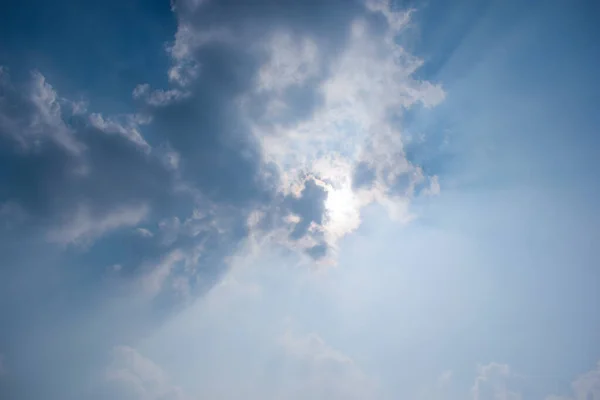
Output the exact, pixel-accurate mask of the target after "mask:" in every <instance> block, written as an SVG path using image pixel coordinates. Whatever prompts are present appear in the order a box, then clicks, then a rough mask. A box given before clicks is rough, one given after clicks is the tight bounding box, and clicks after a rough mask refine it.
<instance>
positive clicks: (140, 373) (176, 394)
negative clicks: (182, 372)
mask: <svg viewBox="0 0 600 400" xmlns="http://www.w3.org/2000/svg"><path fill="white" fill-rule="evenodd" d="M112 353H113V354H112V356H113V360H112V363H111V365H110V366H109V367H108V368H107V370H106V375H105V379H106V380H107V381H108V383H109V384H111V385H113V386H114V387H115V389H116V397H117V398H118V399H120V398H123V399H127V400H134V399H139V400H185V399H191V398H190V397H189V396H187V395H186V394H185V393H184V392H183V390H182V389H181V388H179V387H178V386H176V385H173V384H172V383H171V382H170V379H169V377H168V376H167V375H166V373H165V372H164V371H163V370H162V369H161V368H160V367H159V366H158V365H156V364H155V363H154V362H152V360H150V359H148V358H146V357H144V356H143V355H141V354H140V353H139V352H138V351H137V350H135V349H133V348H131V347H127V346H118V347H115V348H114V349H113V352H112Z"/></svg>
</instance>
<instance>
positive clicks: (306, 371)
mask: <svg viewBox="0 0 600 400" xmlns="http://www.w3.org/2000/svg"><path fill="white" fill-rule="evenodd" d="M279 343H280V346H281V347H282V350H283V352H284V355H285V357H284V359H283V360H282V361H281V364H280V365H279V364H278V365H277V367H276V372H274V376H273V377H272V378H273V379H274V380H275V381H276V382H277V383H276V384H275V385H274V386H275V388H276V389H275V393H274V396H273V398H286V399H305V398H311V399H348V400H349V399H376V398H378V396H379V394H378V392H377V384H376V382H375V381H374V380H373V379H371V378H370V377H368V376H367V375H366V374H365V373H364V372H363V371H361V369H360V368H359V367H358V366H357V365H356V364H355V362H354V361H353V360H352V359H350V358H349V357H347V356H346V355H344V354H343V353H341V352H339V351H337V350H335V349H333V348H332V347H330V346H329V345H328V344H327V343H325V341H323V339H322V338H321V337H319V336H318V335H316V334H314V333H313V334H306V335H300V334H297V333H294V332H292V331H289V330H288V331H286V332H285V333H284V334H283V335H282V336H281V338H280V340H279Z"/></svg>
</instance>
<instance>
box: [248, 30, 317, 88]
mask: <svg viewBox="0 0 600 400" xmlns="http://www.w3.org/2000/svg"><path fill="white" fill-rule="evenodd" d="M265 48H266V51H267V53H268V54H269V56H268V58H269V59H268V61H267V62H266V63H264V64H263V65H262V67H261V68H260V70H259V72H258V90H259V91H262V90H275V91H280V90H283V89H285V88H287V87H289V86H291V85H300V84H302V83H303V82H304V81H306V79H308V78H311V77H314V76H316V75H317V73H318V72H319V48H318V47H317V44H316V43H315V42H314V41H313V40H312V39H309V38H299V39H297V38H294V37H292V36H291V35H290V34H289V33H284V32H279V33H276V34H274V35H273V36H272V37H271V38H270V39H269V40H268V41H267V43H266V44H265Z"/></svg>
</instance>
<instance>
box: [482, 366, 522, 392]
mask: <svg viewBox="0 0 600 400" xmlns="http://www.w3.org/2000/svg"><path fill="white" fill-rule="evenodd" d="M477 370H478V376H477V378H476V379H475V384H474V385H473V388H472V389H471V392H472V393H473V400H521V399H522V395H521V393H519V392H516V391H514V389H513V388H512V387H511V381H512V380H514V378H515V376H514V375H513V373H512V372H511V370H510V367H509V366H508V365H506V364H498V363H490V364H488V365H481V366H479V367H478V369H477Z"/></svg>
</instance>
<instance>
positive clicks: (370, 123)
mask: <svg viewBox="0 0 600 400" xmlns="http://www.w3.org/2000/svg"><path fill="white" fill-rule="evenodd" d="M174 12H175V16H176V19H177V31H176V32H175V36H174V38H173V41H172V43H170V44H169V45H168V46H166V52H167V55H168V57H169V62H170V66H169V68H168V70H166V71H164V73H165V78H166V79H165V81H166V82H168V83H167V84H166V85H165V86H164V87H160V83H157V82H154V81H153V82H151V83H146V82H139V84H138V85H137V86H135V87H134V88H133V89H132V90H131V89H128V90H131V91H130V93H131V96H132V97H133V99H130V100H131V101H132V103H133V104H132V109H130V110H124V112H123V113H117V114H111V113H107V112H105V111H102V110H96V111H91V110H90V109H91V108H93V107H92V105H94V101H93V100H94V99H90V101H84V102H76V101H72V100H69V99H65V98H62V97H60V95H59V91H58V90H57V89H56V88H54V87H53V86H51V85H50V84H49V83H48V82H47V80H46V78H45V77H44V76H43V75H42V74H41V73H38V72H36V73H33V74H32V75H31V76H30V77H29V79H28V80H26V81H24V82H21V81H18V80H17V81H13V80H12V79H11V78H10V77H9V76H8V74H7V73H6V71H5V69H2V71H1V74H0V89H1V91H0V252H2V253H3V254H7V257H6V260H7V263H8V264H9V266H10V267H9V268H6V269H3V271H1V272H0V274H2V275H1V276H0V278H5V277H6V278H7V279H3V281H4V282H13V281H18V282H28V279H29V278H30V277H31V276H38V274H40V271H45V273H46V274H47V276H52V278H53V279H49V280H47V281H46V280H44V281H43V282H42V280H38V283H36V284H35V285H32V286H27V285H25V287H27V288H28V290H29V291H28V292H26V293H25V292H22V294H21V295H22V296H23V297H25V296H31V298H32V300H30V301H29V300H28V301H27V302H24V303H23V305H19V307H22V308H20V309H19V312H20V313H22V314H26V315H31V316H32V317H31V318H32V320H36V321H38V320H39V321H42V322H39V325H40V326H36V329H35V330H32V332H34V333H32V334H31V335H30V336H28V337H27V338H20V337H17V335H14V337H11V338H9V340H8V342H10V343H20V344H22V346H19V348H22V347H27V344H29V345H30V348H31V349H40V348H44V349H50V350H48V351H49V352H50V353H51V354H52V355H54V356H55V355H56V354H61V353H65V354H66V355H65V356H64V360H63V364H64V366H69V367H70V368H75V367H74V366H76V365H79V364H82V363H83V364H85V363H86V362H87V361H86V360H81V359H80V358H79V357H78V356H77V355H75V354H72V353H73V352H72V351H70V352H69V351H67V349H68V348H69V340H67V339H66V338H72V337H79V336H78V335H76V333H70V335H68V334H67V333H69V332H70V331H71V328H72V326H73V325H75V324H76V323H75V322H74V320H76V319H77V318H80V321H85V323H84V322H81V323H80V324H77V325H85V329H84V328H82V330H83V331H86V332H88V331H89V332H100V331H101V332H104V334H103V335H102V337H101V338H100V339H99V340H98V343H97V344H96V345H95V346H93V347H94V348H93V349H90V350H89V352H90V355H89V358H90V360H91V359H92V358H93V359H94V361H89V362H88V364H89V365H82V366H81V368H80V369H81V371H86V372H87V368H90V369H91V368H92V365H93V364H94V363H96V362H97V359H96V358H101V354H104V353H103V352H104V350H105V349H107V348H112V347H113V346H114V345H116V344H119V343H128V342H127V341H124V340H122V339H121V338H122V337H124V336H127V337H132V336H133V337H135V335H136V334H140V332H144V331H146V330H149V329H151V328H152V327H155V326H158V325H161V323H163V322H164V321H166V320H168V319H169V317H170V316H172V315H173V313H174V312H175V310H181V307H182V306H189V305H191V304H193V303H194V300H195V299H197V298H198V297H202V296H203V295H206V294H207V293H211V290H212V289H215V290H216V289H217V288H218V287H219V286H215V285H217V284H218V282H219V281H220V279H221V278H222V277H223V276H224V275H226V272H227V271H228V268H229V267H230V265H231V262H230V261H231V257H232V255H235V254H237V251H238V250H239V246H240V245H242V246H243V245H246V244H249V246H250V247H251V246H252V245H254V246H260V245H262V244H265V246H264V247H265V248H269V249H277V250H279V249H281V248H284V249H285V250H292V252H291V253H292V257H291V259H293V263H295V262H297V260H298V259H301V261H302V262H304V261H306V263H307V264H313V263H314V262H315V261H318V262H320V263H334V262H335V261H336V258H337V251H338V246H339V244H338V243H339V241H340V239H341V238H343V237H344V236H345V235H347V234H348V233H350V232H353V231H355V230H356V229H357V228H358V227H359V225H360V223H361V211H362V209H363V208H364V207H365V206H367V205H369V204H371V203H373V202H379V203H380V204H382V205H384V206H385V207H386V208H388V209H389V210H390V213H391V214H393V215H394V216H395V217H397V219H399V220H403V221H407V220H409V219H410V217H411V216H412V215H411V214H410V211H409V205H410V202H411V200H412V199H413V198H414V197H416V196H419V195H421V194H433V193H437V192H439V190H440V186H439V182H438V180H437V177H435V176H427V175H426V174H425V173H424V172H423V170H422V169H421V168H420V167H419V166H418V165H415V164H413V163H411V162H410V161H409V160H408V159H407V157H406V154H405V151H404V143H403V137H402V135H403V131H402V124H401V121H402V115H403V112H404V110H406V109H408V108H410V107H413V106H417V105H419V106H426V107H429V106H434V105H436V104H438V103H439V102H440V101H442V100H443V98H444V90H443V89H442V88H441V87H440V86H438V85H433V84H431V83H429V82H426V81H420V80H418V79H416V78H415V77H414V73H415V71H416V70H417V69H418V68H419V66H420V65H421V63H422V62H421V60H419V59H417V58H415V57H413V56H411V55H410V54H408V53H407V52H406V51H404V49H403V48H401V47H400V46H399V45H398V44H397V43H396V41H395V36H396V35H398V34H399V33H400V32H401V31H402V29H403V27H404V26H405V24H406V23H407V21H408V18H409V14H408V13H405V12H400V11H392V10H391V9H390V7H389V6H387V5H385V4H384V3H368V4H367V5H365V4H363V3H362V2H359V1H352V2H347V1H342V0H340V1H330V2H296V1H291V0H284V1H283V2H273V1H271V0H261V1H257V2H253V5H252V6H248V4H246V3H244V2H239V1H229V0H224V1H207V2H202V3H199V2H197V1H186V0H182V1H178V2H176V4H175V5H174ZM84 105H85V107H84ZM275 251H276V250H275ZM298 255H300V256H301V257H298ZM50 256H52V257H50ZM115 266H118V267H115ZM53 274H56V276H53ZM44 276H46V275H44ZM15 277H18V279H17V278H15ZM8 278H10V279H8ZM47 282H48V285H49V286H47V287H46V283H47ZM50 283H51V285H50ZM4 285H6V286H9V284H8V283H7V284H3V287H4ZM34 289H35V290H34ZM11 290H12V291H16V289H11ZM52 292H58V293H68V296H67V297H68V300H64V299H62V298H61V299H59V300H57V304H59V305H56V306H55V305H54V304H53V305H52V306H50V305H48V306H46V304H44V302H45V300H44V299H43V296H42V295H40V293H52ZM11 293H12V292H11ZM65 296H66V295H65ZM109 299H110V300H109ZM113 300H114V303H113ZM62 302H64V303H62ZM66 303H69V304H76V305H77V312H76V313H73V316H72V317H71V316H70V315H69V316H68V317H67V316H63V315H62V313H61V307H65V309H68V307H67V306H66V305H65V304H66ZM117 303H118V304H117ZM11 304H12V303H11ZM43 306H44V307H43ZM3 307H4V306H3ZM42 317H43V318H42ZM88 319H89V321H88ZM47 321H53V322H52V323H50V322H47ZM88 324H89V326H88ZM99 326H100V328H98V327H99ZM44 327H46V328H47V329H50V328H52V329H53V332H54V333H55V336H54V339H53V340H54V341H52V340H50V339H48V340H50V342H51V344H50V345H48V342H46V339H45V338H42V337H41V336H40V335H41V334H37V333H36V332H42V331H44V329H43V328H44ZM94 327H96V328H97V329H94ZM106 327H114V329H108V328H106ZM15 331H16V329H15ZM11 332H12V331H11ZM79 334H82V333H81V332H79ZM90 335H91V336H89V337H96V336H98V334H95V333H94V334H90ZM282 340H283V342H282V347H281V348H280V350H281V351H283V352H284V353H285V356H282V357H283V358H284V359H285V361H282V362H283V364H282V365H283V367H284V368H288V369H289V371H288V372H287V373H286V376H285V377H284V378H285V380H286V383H285V385H283V386H281V387H280V388H279V390H282V391H283V392H285V393H289V396H296V395H297V394H294V393H297V392H298V390H300V389H297V388H302V387H304V386H305V385H308V386H307V387H308V390H309V392H310V393H313V397H315V398H319V397H325V396H328V395H332V396H334V398H335V397H338V398H347V397H348V396H350V398H352V396H354V397H355V398H365V396H366V397H369V396H370V395H369V394H368V393H370V392H369V390H371V388H372V385H371V383H370V380H369V379H368V378H366V377H365V375H364V374H363V373H362V372H361V371H360V369H359V368H358V367H357V366H356V365H355V364H354V363H353V362H352V360H350V359H348V358H345V357H344V356H343V355H342V354H340V353H339V352H336V351H335V350H333V349H331V348H330V347H328V346H327V345H326V344H325V343H324V342H323V341H322V339H321V338H319V337H318V336H309V337H308V338H302V337H297V336H295V335H292V334H289V335H288V336H285V337H284V338H283V339H282ZM21 342H22V343H21ZM82 342H85V340H83V339H82ZM84 344H85V343H78V345H77V346H76V348H78V349H81V348H85V345H84ZM13 347H14V346H13ZM15 348H16V347H15ZM115 351H116V356H115V357H117V358H119V357H120V358H119V359H120V360H121V361H119V362H121V363H125V364H127V363H129V364H131V365H128V366H127V367H123V368H122V369H121V370H119V371H123V370H126V371H128V372H122V373H121V374H120V375H119V374H116V375H113V378H115V381H118V382H120V383H121V384H123V385H129V386H130V387H131V388H130V389H131V390H132V392H131V393H133V394H132V395H135V396H142V397H143V396H146V397H150V398H159V397H160V396H163V395H164V396H170V395H175V394H173V393H175V392H173V393H171V391H170V390H171V389H170V387H171V386H170V383H168V379H166V378H165V376H164V375H162V373H160V372H159V370H160V369H159V368H158V367H156V366H154V367H153V366H152V365H153V364H152V362H151V361H149V360H147V359H145V358H144V357H142V356H141V355H140V354H139V353H137V352H136V351H135V350H133V349H132V348H117V350H115ZM29 352H33V350H27V352H26V353H27V354H29ZM302 352H308V353H306V354H304V353H302ZM13 358H14V357H12V354H11V360H12V359H13ZM49 358H51V357H49ZM123 360H125V361H123ZM23 365H24V364H23ZM138 367H139V370H138ZM43 369H44V366H43V365H42V364H40V366H39V367H38V368H37V369H36V370H35V371H33V372H31V374H32V375H35V374H37V376H42V375H44V371H43ZM22 370H23V371H24V370H25V368H24V367H23V368H22ZM78 370H79V368H78ZM298 371H300V372H303V371H304V372H306V373H307V375H306V376H304V378H302V379H305V380H304V381H303V380H302V379H300V380H296V378H295V377H294V374H295V373H296V372H298ZM144 373H148V374H149V375H150V377H149V378H145V377H144V376H142V375H143V374H144ZM81 374H82V375H84V373H83V372H81ZM56 375H58V376H54V375H53V377H54V378H53V379H50V378H45V379H44V384H40V385H39V386H38V387H36V388H32V389H31V390H33V391H35V390H39V391H44V390H45V389H46V388H49V387H52V385H59V386H60V385H62V386H64V387H67V381H68V380H69V379H68V376H67V375H68V374H66V373H65V374H59V373H58V372H57V373H56ZM48 376H50V375H48ZM51 380H55V381H56V382H49V381H51ZM157 382H158V383H157ZM286 385H289V387H288V386H286ZM292 388H295V389H293V390H292ZM128 390H129V389H128ZM152 396H154V397H152ZM361 396H362V397H361Z"/></svg>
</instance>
